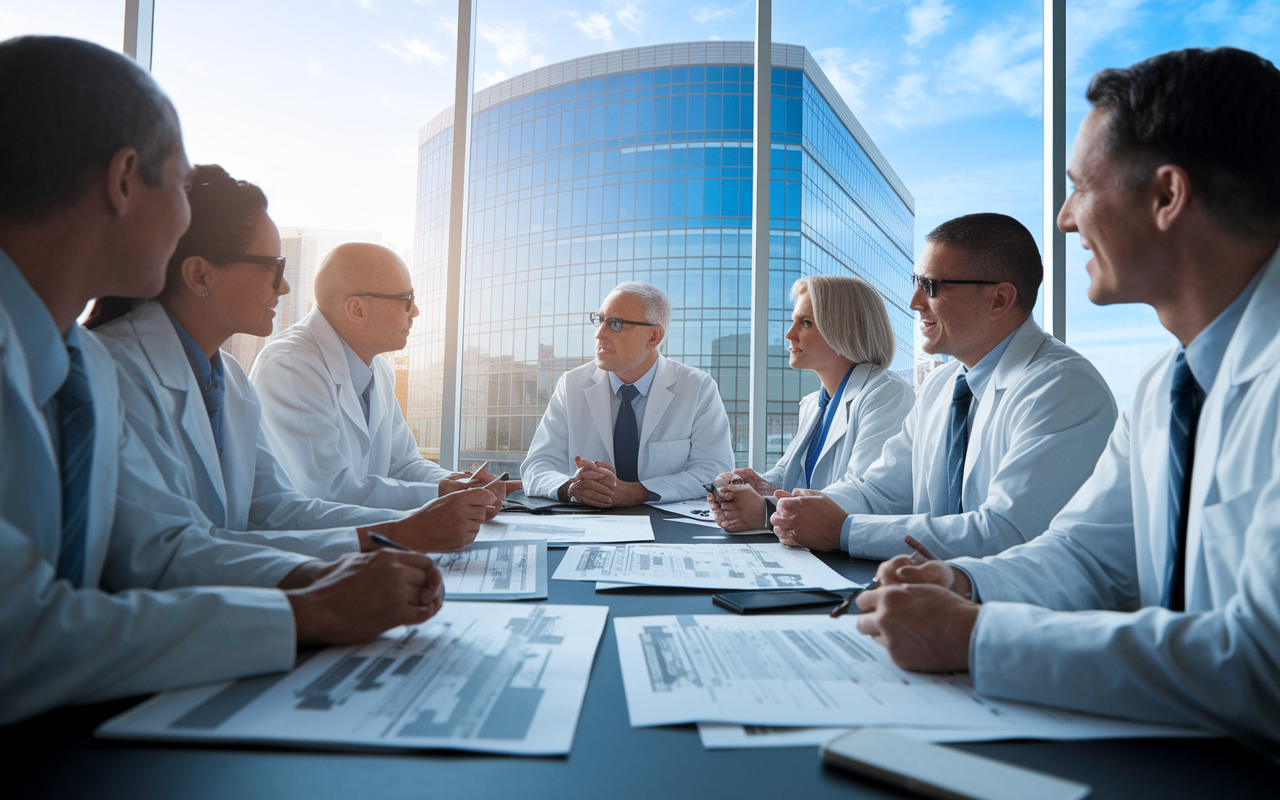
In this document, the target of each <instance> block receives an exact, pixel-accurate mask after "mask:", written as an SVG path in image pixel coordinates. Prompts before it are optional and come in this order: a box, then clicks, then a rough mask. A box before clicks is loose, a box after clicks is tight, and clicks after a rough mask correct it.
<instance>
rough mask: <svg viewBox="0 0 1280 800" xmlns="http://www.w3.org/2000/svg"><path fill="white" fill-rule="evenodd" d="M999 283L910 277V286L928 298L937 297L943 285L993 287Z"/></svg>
mask: <svg viewBox="0 0 1280 800" xmlns="http://www.w3.org/2000/svg"><path fill="white" fill-rule="evenodd" d="M1000 282H1001V281H947V280H942V279H940V278H925V277H923V276H921V275H912V276H911V285H912V286H914V287H916V288H917V289H923V290H924V291H925V292H926V293H927V294H928V295H929V296H930V297H937V296H938V287H939V286H941V285H942V284H945V283H970V284H982V285H984V286H994V285H996V284H997V283H1000Z"/></svg>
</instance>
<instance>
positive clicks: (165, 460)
mask: <svg viewBox="0 0 1280 800" xmlns="http://www.w3.org/2000/svg"><path fill="white" fill-rule="evenodd" d="M95 333H96V334H97V335H98V337H99V338H100V339H102V341H103V344H105V345H106V346H107V350H108V351H110V353H111V355H112V357H113V358H114V359H115V360H116V363H117V364H118V365H119V367H120V377H121V380H120V393H121V397H122V398H123V400H124V404H125V412H126V414H127V415H128V419H129V424H130V426H131V427H132V429H133V430H134V431H135V432H136V433H137V436H138V438H139V440H140V441H141V442H142V444H143V446H144V447H145V448H146V449H147V452H148V453H150V454H151V458H152V460H153V461H155V462H156V464H157V466H159V467H160V472H161V474H162V475H164V477H165V480H166V481H167V484H168V487H169V489H170V490H171V491H173V492H175V493H177V494H180V495H182V496H184V497H188V498H190V499H192V500H194V501H195V502H196V503H197V504H198V505H199V506H200V510H201V511H203V512H204V514H205V516H207V517H208V518H209V520H210V521H212V522H213V524H215V525H217V526H218V527H219V528H220V529H221V530H219V532H218V535H219V536H222V537H224V538H232V539H237V540H239V541H250V542H256V543H258V544H266V545H270V546H272V547H279V548H281V549H284V550H291V551H293V552H296V553H304V554H306V555H312V556H317V557H319V558H324V559H326V560H328V559H333V558H337V557H339V556H341V555H345V554H346V553H354V552H358V551H359V549H360V543H359V539H358V537H357V536H356V531H355V526H359V525H373V524H377V523H379V522H386V521H388V520H390V519H396V518H398V517H399V516H401V515H400V514H398V513H396V512H391V511H387V510H385V509H366V508H362V507H360V506H349V505H340V504H338V503H329V502H325V501H323V500H315V499H313V498H310V497H307V496H305V495H303V494H302V493H301V492H299V491H297V490H296V489H294V488H293V486H292V485H291V484H290V483H289V479H288V478H287V477H286V476H285V474H284V470H283V469H281V467H280V464H279V463H278V462H277V461H276V458H275V456H273V455H272V453H271V450H270V449H269V448H268V447H267V442H266V436H265V434H264V433H263V431H262V427H261V424H260V420H261V417H262V414H261V411H260V409H259V407H258V399H257V396H256V395H255V394H254V391H253V387H252V386H250V385H249V380H248V378H246V377H245V374H244V371H243V370H242V369H241V368H240V364H239V363H238V362H237V361H236V360H235V359H234V358H232V357H231V356H230V355H229V354H227V353H223V354H222V364H223V372H224V380H225V383H226V393H225V395H224V398H223V402H222V415H221V422H220V425H221V432H222V452H221V453H219V452H218V448H217V445H216V444H215V443H214V439H213V430H212V428H211V427H210V425H209V415H208V412H207V411H206V410H205V405H204V399H203V397H202V396H201V394H200V387H199V386H198V385H197V384H196V377H195V373H194V372H193V371H192V369H191V364H190V362H189V361H188V360H187V355H186V351H185V350H183V347H182V342H181V340H179V338H178V334H177V331H176V330H175V329H174V327H173V323H172V321H171V320H170V319H169V315H168V314H167V313H165V310H164V307H163V306H161V305H160V304H159V303H157V302H154V301H153V302H148V303H143V304H142V305H140V306H138V307H137V308H135V309H134V310H133V311H132V312H130V313H129V314H127V315H125V316H124V317H121V318H120V319H117V320H113V321H112V322H110V323H108V324H107V325H104V326H102V327H101V328H99V329H97V330H96V331H95Z"/></svg>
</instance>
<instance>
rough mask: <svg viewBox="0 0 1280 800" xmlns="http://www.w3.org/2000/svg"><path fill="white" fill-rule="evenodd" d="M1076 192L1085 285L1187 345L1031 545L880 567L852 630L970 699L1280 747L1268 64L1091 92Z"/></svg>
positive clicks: (1159, 370)
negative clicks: (964, 682) (1181, 727)
mask: <svg viewBox="0 0 1280 800" xmlns="http://www.w3.org/2000/svg"><path fill="white" fill-rule="evenodd" d="M1088 98H1089V100H1090V101H1091V102H1092V103H1093V110H1092V111H1090V112H1089V114H1088V116H1086V117H1085V120H1084V122H1083V124H1082V125H1081V127H1080V133H1079V136H1078V137H1077V139H1076V146H1075V153H1074V155H1073V157H1072V161H1071V168H1070V170H1069V174H1070V176H1071V179H1072V180H1073V181H1074V183H1075V191H1074V193H1073V194H1072V195H1071V197H1070V198H1068V200H1067V203H1066V205H1064V206H1063V208H1062V212H1061V213H1060V214H1059V216H1058V225H1059V227H1061V228H1062V229H1063V230H1065V231H1078V232H1079V234H1080V243H1081V244H1082V245H1083V246H1084V247H1085V248H1086V249H1088V250H1090V251H1092V254H1093V257H1092V258H1091V259H1090V261H1089V263H1088V270H1089V278H1090V286H1089V298H1090V299H1091V300H1093V301H1094V302H1095V303H1099V304H1109V303H1132V302H1144V303H1148V304H1150V305H1151V306H1152V307H1154V308H1155V309H1156V312H1157V313H1158V314H1159V317H1160V321H1161V323H1162V324H1163V325H1164V326H1165V327H1166V328H1168V329H1169V331H1170V332H1171V333H1173V335H1174V336H1175V337H1176V338H1177V339H1178V342H1179V344H1178V345H1177V346H1176V347H1174V348H1172V349H1171V350H1170V351H1169V352H1168V353H1166V354H1165V355H1163V356H1161V357H1160V358H1158V359H1156V361H1155V362H1154V363H1152V364H1151V365H1149V366H1148V367H1147V368H1146V369H1145V370H1144V371H1143V373H1142V375H1141V377H1140V378H1139V379H1138V385H1137V388H1136V390H1135V392H1134V399H1133V404H1132V406H1131V407H1130V408H1129V410H1128V411H1126V412H1125V414H1124V416H1123V417H1121V419H1120V421H1119V423H1118V424H1117V425H1116V428H1115V432H1114V433H1113V434H1112V435H1111V440H1110V441H1109V442H1108V445H1107V450H1106V452H1105V453H1104V454H1103V456H1102V458H1101V460H1100V461H1099V462H1098V466H1097V469H1096V470H1095V471H1094V473H1093V475H1092V476H1091V477H1090V478H1089V480H1088V482H1086V483H1085V485H1084V486H1083V487H1081V489H1080V491H1079V492H1078V493H1077V494H1076V496H1075V497H1074V498H1072V500H1071V502H1070V503H1068V504H1067V506H1066V508H1064V509H1063V510H1062V512H1061V513H1060V514H1058V516H1057V517H1056V518H1055V519H1054V520H1053V523H1052V526H1051V527H1050V528H1049V531H1048V532H1047V533H1045V534H1044V535H1043V536H1040V537H1038V538H1036V539H1035V540H1033V541H1032V542H1030V543H1028V544H1025V545H1022V546H1020V547H1015V548H1013V549H1010V550H1008V551H1006V552H1004V553H1002V554H1000V555H999V556H994V557H990V558H984V559H969V558H962V559H957V560H955V561H953V562H951V565H950V566H949V565H948V564H947V563H944V562H941V561H928V562H925V563H923V564H920V565H918V566H910V565H908V564H907V559H905V558H895V559H893V560H890V561H888V562H886V563H885V564H883V565H881V568H880V579H881V581H882V582H884V583H886V584H889V585H888V586H887V587H886V588H884V589H881V590H879V591H875V592H869V593H866V594H864V595H863V596H862V597H861V598H860V599H859V605H860V606H861V607H862V608H863V610H864V611H865V612H867V613H865V614H864V615H863V616H862V618H861V619H860V621H859V628H860V629H862V630H863V631H864V632H867V633H869V634H871V635H872V636H874V637H876V638H877V639H879V640H880V641H881V642H883V643H884V644H885V645H886V646H887V647H888V648H889V652H890V654H891V655H892V656H893V659H894V660H895V661H896V662H897V663H898V664H900V665H902V666H904V667H906V668H909V669H920V670H928V671H956V670H965V669H967V670H969V671H970V672H972V674H973V679H974V684H975V685H976V687H977V689H978V691H979V692H982V693H984V694H989V695H993V696H997V697H1005V698H1010V699H1015V700H1029V701H1035V702H1038V703H1049V704H1052V705H1059V706H1065V707H1068V708H1072V709H1077V710H1081V711H1092V712H1098V713H1102V714H1109V715H1113V716H1123V717H1130V718H1134V719H1140V720H1150V721H1156V722H1166V723H1178V724H1195V725H1203V726H1206V727H1209V728H1213V729H1217V730H1221V731H1226V732H1228V733H1231V734H1233V735H1236V736H1239V737H1242V738H1246V739H1248V740H1251V741H1253V742H1254V743H1255V744H1268V743H1269V744H1270V745H1274V744H1275V743H1276V742H1278V741H1280V666H1278V665H1280V589H1278V588H1277V587H1280V471H1278V470H1277V465H1278V464H1280V336H1278V335H1277V334H1280V253H1277V245H1280V71H1277V70H1276V68H1275V66H1274V65H1272V64H1271V62H1269V61H1266V60H1264V59H1262V58H1260V57H1258V56H1256V55H1254V54H1252V53H1247V52H1244V51H1241V50H1234V49H1230V48H1220V49H1217V50H1183V51H1179V52H1173V53H1166V54H1164V55H1162V56H1157V57H1155V58H1152V59H1149V60H1147V61H1144V62H1142V63H1139V64H1136V65H1134V66H1133V67H1130V68H1128V69H1109V70H1103V71H1102V72H1100V73H1098V74H1097V75H1095V76H1094V78H1093V80H1092V82H1091V83H1090V85H1089V90H1088Z"/></svg>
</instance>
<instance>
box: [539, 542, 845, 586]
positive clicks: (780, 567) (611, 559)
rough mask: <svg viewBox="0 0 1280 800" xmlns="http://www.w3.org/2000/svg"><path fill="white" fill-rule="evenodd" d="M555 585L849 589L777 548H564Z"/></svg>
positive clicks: (791, 551) (806, 557)
mask: <svg viewBox="0 0 1280 800" xmlns="http://www.w3.org/2000/svg"><path fill="white" fill-rule="evenodd" d="M552 577H553V578H555V579H556V580H562V581H605V582H610V583H634V584H641V585H644V586H679V587H683V588H688V589H757V590H758V589H853V588H856V587H857V586H858V584H856V583H854V582H853V581H850V580H849V579H848V578H845V577H844V576H842V575H840V573H838V572H836V571H835V570H833V569H832V568H831V567H828V566H827V565H826V564H824V563H823V562H822V561H821V560H820V559H819V558H818V557H817V556H815V555H814V554H813V553H810V552H809V551H808V550H803V549H800V548H795V547H787V546H786V545H783V544H778V543H776V542H774V543H768V544H628V545H618V546H614V547H609V546H582V547H570V548H569V551H568V552H567V553H565V556H564V559H563V560H561V562H560V566H559V568H557V569H556V572H555V575H553V576H552Z"/></svg>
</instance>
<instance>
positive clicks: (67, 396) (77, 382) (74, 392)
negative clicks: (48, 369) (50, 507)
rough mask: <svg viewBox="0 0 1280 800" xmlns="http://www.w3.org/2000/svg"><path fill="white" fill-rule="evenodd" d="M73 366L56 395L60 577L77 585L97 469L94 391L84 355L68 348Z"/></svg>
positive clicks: (81, 577)
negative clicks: (94, 476)
mask: <svg viewBox="0 0 1280 800" xmlns="http://www.w3.org/2000/svg"><path fill="white" fill-rule="evenodd" d="M67 355H68V356H69V357H70V360H71V369H70V371H69V372H68V373H67V379H66V380H65V381H63V383H62V388H60V389H59V390H58V393H57V394H56V395H54V398H55V401H56V403H57V407H58V427H59V429H60V434H59V439H60V446H59V451H60V452H59V454H58V455H59V459H58V462H59V463H58V471H59V473H60V475H61V478H62V544H61V547H60V548H59V552H58V577H59V578H65V579H67V580H69V581H71V585H72V586H75V587H76V588H77V589H78V588H80V587H81V586H83V585H84V556H85V553H84V551H85V536H86V533H87V529H88V519H89V478H90V476H91V474H92V472H93V395H92V394H91V393H90V392H89V375H88V373H87V372H86V371H85V367H84V357H83V356H82V355H81V354H80V350H79V349H78V348H75V347H69V348H67Z"/></svg>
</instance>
